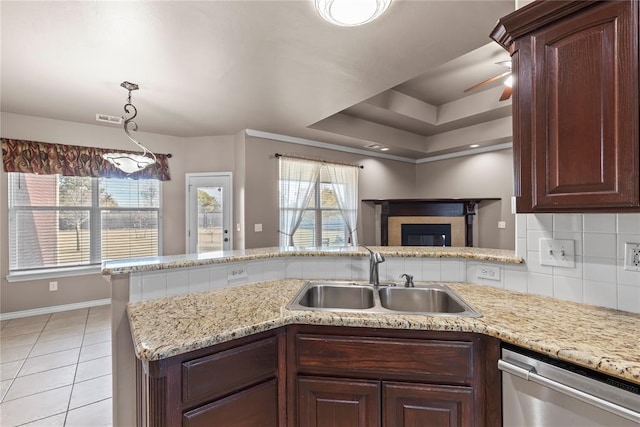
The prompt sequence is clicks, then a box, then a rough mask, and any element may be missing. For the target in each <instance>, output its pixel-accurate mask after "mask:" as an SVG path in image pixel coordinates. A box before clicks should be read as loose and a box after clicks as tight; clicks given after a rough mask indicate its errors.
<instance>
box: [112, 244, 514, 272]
mask: <svg viewBox="0 0 640 427" xmlns="http://www.w3.org/2000/svg"><path fill="white" fill-rule="evenodd" d="M371 249H372V250H374V251H377V252H380V253H381V254H382V255H384V256H389V257H416V258H461V259H476V260H479V261H491V262H501V263H507V264H522V263H524V260H523V259H522V258H521V257H517V256H515V253H514V251H510V250H505V249H484V248H472V247H460V248H458V247H432V246H422V247H416V246H371ZM296 256H352V257H365V256H369V252H367V251H366V250H365V249H364V248H363V247H362V246H358V247H336V248H331V247H320V248H297V247H292V248H279V247H273V248H258V249H245V250H235V251H220V252H205V253H200V254H184V255H169V256H162V257H149V258H131V259H125V260H114V261H104V262H103V263H102V274H103V275H105V276H109V275H115V274H126V273H134V272H139V271H153V270H166V269H171V268H185V267H197V266H202V265H209V264H220V263H226V262H242V261H252V260H259V259H269V258H282V257H296Z"/></svg>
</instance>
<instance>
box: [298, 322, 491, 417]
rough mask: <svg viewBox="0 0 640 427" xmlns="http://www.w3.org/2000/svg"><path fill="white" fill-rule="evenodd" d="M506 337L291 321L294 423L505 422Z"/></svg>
mask: <svg viewBox="0 0 640 427" xmlns="http://www.w3.org/2000/svg"><path fill="white" fill-rule="evenodd" d="M499 354H500V341H499V340H497V339H495V338H491V337H487V336H484V335H480V334H473V333H459V332H433V331H400V330H384V329H367V328H348V327H326V326H302V325H294V326H290V327H289V328H288V330H287V396H288V406H287V425H288V426H289V427H339V426H344V427H379V426H382V427H500V426H501V425H502V415H501V412H502V410H501V409H502V408H501V402H500V373H499V371H498V368H497V360H498V358H499Z"/></svg>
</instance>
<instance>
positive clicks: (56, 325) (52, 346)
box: [0, 306, 112, 427]
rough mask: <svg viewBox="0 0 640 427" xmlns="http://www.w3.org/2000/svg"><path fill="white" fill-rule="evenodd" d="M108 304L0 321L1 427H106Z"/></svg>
mask: <svg viewBox="0 0 640 427" xmlns="http://www.w3.org/2000/svg"><path fill="white" fill-rule="evenodd" d="M109 313H110V306H100V307H92V308H90V309H88V308H87V309H80V310H73V311H65V312H60V313H54V314H45V315H41V316H32V317H24V318H20V319H13V320H5V321H2V324H1V329H0V426H2V427H12V426H60V427H62V426H64V427H72V426H78V427H96V426H110V425H112V422H111V321H110V318H109V316H110V314H109Z"/></svg>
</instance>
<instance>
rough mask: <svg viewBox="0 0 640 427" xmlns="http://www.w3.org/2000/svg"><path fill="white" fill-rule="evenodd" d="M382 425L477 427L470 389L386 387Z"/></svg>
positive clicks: (383, 395)
mask: <svg viewBox="0 0 640 427" xmlns="http://www.w3.org/2000/svg"><path fill="white" fill-rule="evenodd" d="M382 400H383V404H382V411H383V413H384V418H383V420H382V425H383V426H387V427H392V426H395V427H436V426H437V427H440V426H447V427H455V426H470V425H474V423H473V422H472V418H471V410H472V407H473V389H472V388H471V387H459V386H438V385H420V384H407V383H384V384H383V388H382Z"/></svg>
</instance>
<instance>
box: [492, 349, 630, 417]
mask: <svg viewBox="0 0 640 427" xmlns="http://www.w3.org/2000/svg"><path fill="white" fill-rule="evenodd" d="M498 369H500V370H501V371H504V372H506V373H509V374H512V375H515V376H517V377H519V378H522V379H524V380H527V381H531V382H534V383H536V384H540V385H542V386H544V387H547V388H550V389H552V390H555V391H557V392H559V393H562V394H565V395H567V396H570V397H573V398H575V399H578V400H581V401H583V402H585V403H587V404H589V405H593V406H596V407H598V408H600V409H602V410H604V411H607V412H611V413H612V414H616V415H618V416H620V417H622V418H626V419H628V420H631V421H634V422H637V423H640V413H638V412H636V411H634V410H632V409H629V408H625V407H624V406H621V405H618V404H617V403H613V402H610V401H608V400H605V399H602V398H600V397H598V396H594V395H592V394H589V393H585V392H584V391H582V390H579V389H577V388H574V387H571V386H568V385H566V384H563V383H561V382H558V381H555V380H552V379H550V378H547V377H544V376H542V375H540V374H538V373H537V372H536V368H535V367H533V366H530V365H527V364H526V363H523V362H520V361H518V362H516V363H514V362H513V361H511V360H509V361H508V360H505V359H500V360H498Z"/></svg>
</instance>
